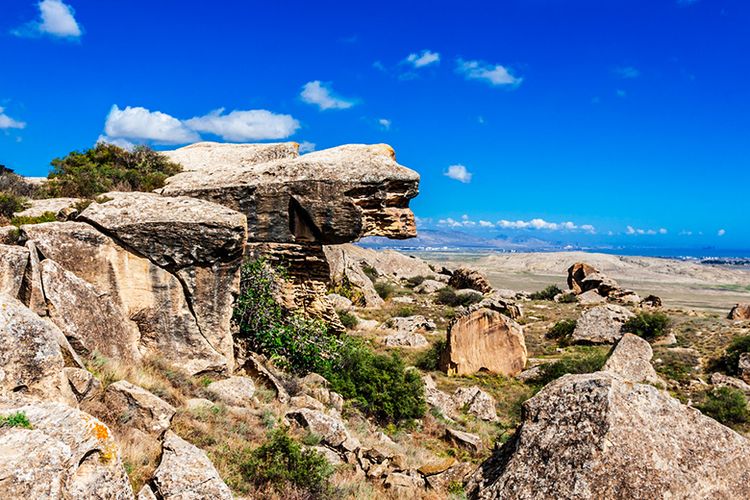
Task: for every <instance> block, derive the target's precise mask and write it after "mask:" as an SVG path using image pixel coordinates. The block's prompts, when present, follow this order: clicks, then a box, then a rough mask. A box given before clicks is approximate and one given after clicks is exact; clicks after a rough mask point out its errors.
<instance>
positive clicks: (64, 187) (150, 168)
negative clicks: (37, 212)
mask: <svg viewBox="0 0 750 500" xmlns="http://www.w3.org/2000/svg"><path fill="white" fill-rule="evenodd" d="M52 166H53V169H52V172H50V174H49V179H50V180H49V182H48V183H47V185H46V189H47V191H48V194H49V196H50V197H76V198H93V197H94V196H96V195H98V194H101V193H106V192H107V191H153V190H154V189H157V188H160V187H162V186H163V185H164V180H165V179H166V178H167V177H169V176H171V175H174V174H176V173H178V172H180V171H181V170H182V168H181V167H180V165H178V164H177V163H174V162H172V161H170V160H169V159H168V158H167V157H166V156H164V155H162V154H160V153H157V152H156V151H154V150H153V149H151V148H149V147H146V146H136V147H135V148H134V149H133V150H132V151H128V150H126V149H123V148H120V147H118V146H115V145H112V144H105V143H99V144H97V145H96V146H94V147H93V148H91V149H88V150H85V151H73V152H71V153H69V154H68V155H67V156H65V157H64V158H55V159H54V160H52Z"/></svg>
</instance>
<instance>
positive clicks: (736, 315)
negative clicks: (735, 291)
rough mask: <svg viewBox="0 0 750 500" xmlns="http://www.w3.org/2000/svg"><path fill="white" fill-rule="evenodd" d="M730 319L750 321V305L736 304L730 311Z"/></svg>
mask: <svg viewBox="0 0 750 500" xmlns="http://www.w3.org/2000/svg"><path fill="white" fill-rule="evenodd" d="M729 319H732V320H734V321H746V320H749V319H750V304H735V306H734V307H732V310H731V311H729Z"/></svg>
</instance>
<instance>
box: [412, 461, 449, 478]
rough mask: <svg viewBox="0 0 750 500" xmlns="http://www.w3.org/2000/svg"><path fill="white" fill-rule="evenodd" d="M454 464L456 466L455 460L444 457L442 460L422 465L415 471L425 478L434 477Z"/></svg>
mask: <svg viewBox="0 0 750 500" xmlns="http://www.w3.org/2000/svg"><path fill="white" fill-rule="evenodd" d="M455 464H456V459H455V458H453V457H446V458H443V459H442V460H438V461H435V462H430V463H426V464H424V465H423V466H421V467H420V468H419V469H417V472H419V473H420V474H422V475H423V476H425V477H428V476H434V475H435V474H440V473H442V472H445V471H447V470H448V469H450V468H451V467H453V466H454V465H455Z"/></svg>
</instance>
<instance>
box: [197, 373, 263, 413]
mask: <svg viewBox="0 0 750 500" xmlns="http://www.w3.org/2000/svg"><path fill="white" fill-rule="evenodd" d="M207 390H208V392H210V393H211V394H212V395H213V396H215V397H216V398H217V399H219V400H220V401H221V402H222V403H224V404H227V405H229V406H250V405H251V404H252V398H253V394H255V384H254V383H253V381H252V379H250V378H248V377H239V376H234V377H229V378H227V379H224V380H217V381H216V382H212V383H211V384H210V385H209V386H208V387H207Z"/></svg>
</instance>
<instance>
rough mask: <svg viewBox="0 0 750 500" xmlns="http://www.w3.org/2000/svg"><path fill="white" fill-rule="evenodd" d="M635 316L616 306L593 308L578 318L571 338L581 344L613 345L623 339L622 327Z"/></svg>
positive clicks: (607, 305) (608, 305)
mask: <svg viewBox="0 0 750 500" xmlns="http://www.w3.org/2000/svg"><path fill="white" fill-rule="evenodd" d="M634 316H635V315H634V314H633V313H632V312H630V310H628V309H626V308H624V307H622V306H618V305H615V304H605V305H601V306H596V307H593V308H591V309H588V310H586V311H584V312H583V313H582V314H581V317H580V318H578V321H577V322H576V328H575V330H574V331H573V335H572V337H571V338H572V340H573V342H577V343H581V344H613V343H615V342H617V341H618V340H620V338H621V337H622V333H623V332H622V325H624V324H625V322H626V321H627V320H629V319H630V318H632V317H634Z"/></svg>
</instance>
